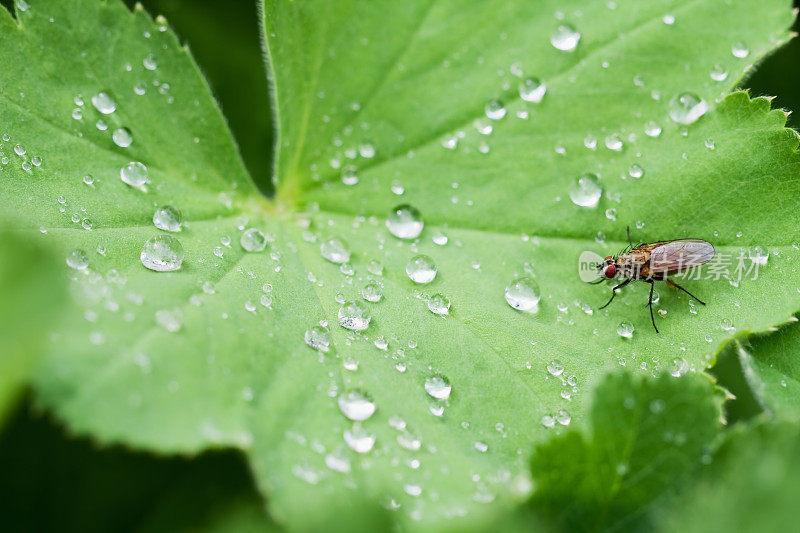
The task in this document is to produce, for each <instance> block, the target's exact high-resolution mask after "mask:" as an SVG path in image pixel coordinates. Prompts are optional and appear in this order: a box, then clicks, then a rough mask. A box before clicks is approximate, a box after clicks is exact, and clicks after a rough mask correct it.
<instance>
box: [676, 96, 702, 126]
mask: <svg viewBox="0 0 800 533" xmlns="http://www.w3.org/2000/svg"><path fill="white" fill-rule="evenodd" d="M706 111H708V104H707V103H706V101H705V100H703V99H702V98H700V97H699V96H697V95H696V94H694V93H681V94H679V95H676V96H675V97H674V98H673V99H672V100H670V102H669V118H671V119H672V120H673V121H675V122H677V123H678V124H691V123H692V122H694V121H696V120H697V119H698V118H700V117H702V116H703V115H704V114H705V113H706Z"/></svg>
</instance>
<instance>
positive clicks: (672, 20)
mask: <svg viewBox="0 0 800 533" xmlns="http://www.w3.org/2000/svg"><path fill="white" fill-rule="evenodd" d="M661 22H663V23H664V24H666V25H667V26H672V25H673V24H675V17H674V16H673V15H670V14H669V13H668V14H666V15H664V16H663V17H661Z"/></svg>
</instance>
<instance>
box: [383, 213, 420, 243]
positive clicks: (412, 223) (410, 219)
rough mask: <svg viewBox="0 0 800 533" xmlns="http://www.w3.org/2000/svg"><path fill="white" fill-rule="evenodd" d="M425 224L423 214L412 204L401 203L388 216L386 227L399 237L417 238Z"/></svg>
mask: <svg viewBox="0 0 800 533" xmlns="http://www.w3.org/2000/svg"><path fill="white" fill-rule="evenodd" d="M424 226H425V224H424V223H423V221H422V214H421V213H420V212H419V210H418V209H417V208H416V207H413V206H410V205H405V204H404V205H399V206H397V207H395V208H394V209H392V210H391V211H390V212H389V215H388V216H387V217H386V228H387V229H388V230H389V232H390V233H391V234H392V235H394V236H395V237H397V238H398V239H416V238H417V237H418V236H419V234H420V233H422V228H423V227H424Z"/></svg>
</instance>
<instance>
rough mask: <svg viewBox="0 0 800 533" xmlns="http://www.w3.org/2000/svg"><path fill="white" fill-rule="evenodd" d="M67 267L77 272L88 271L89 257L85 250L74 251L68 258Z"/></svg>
mask: <svg viewBox="0 0 800 533" xmlns="http://www.w3.org/2000/svg"><path fill="white" fill-rule="evenodd" d="M66 261H67V266H68V267H70V268H74V269H75V270H86V267H88V266H89V256H88V255H86V252H84V251H83V250H80V249H78V250H72V251H71V252H70V253H68V254H67V257H66Z"/></svg>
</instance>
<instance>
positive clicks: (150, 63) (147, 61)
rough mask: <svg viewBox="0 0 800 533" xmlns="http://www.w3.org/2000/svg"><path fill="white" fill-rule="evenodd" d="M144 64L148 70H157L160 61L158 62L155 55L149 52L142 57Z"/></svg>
mask: <svg viewBox="0 0 800 533" xmlns="http://www.w3.org/2000/svg"><path fill="white" fill-rule="evenodd" d="M142 65H143V66H144V68H146V69H147V70H155V69H157V68H158V63H156V59H155V58H154V57H153V54H149V55H148V56H146V57H145V58H144V59H142Z"/></svg>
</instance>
